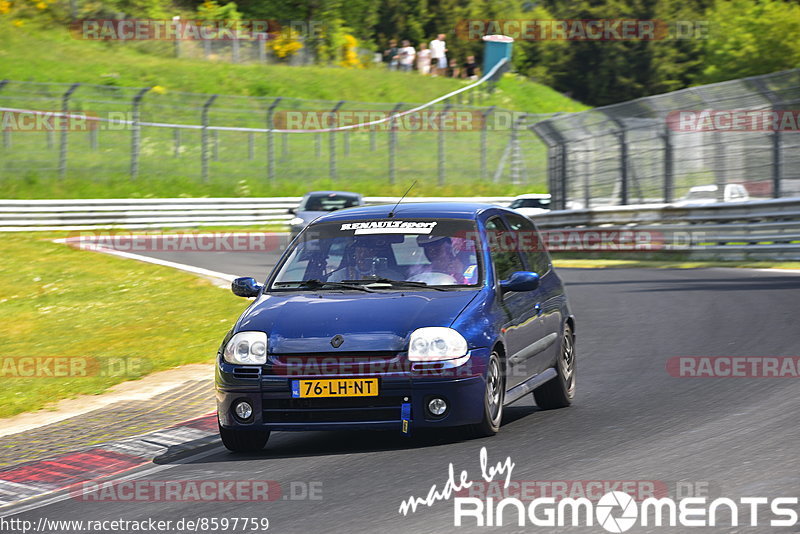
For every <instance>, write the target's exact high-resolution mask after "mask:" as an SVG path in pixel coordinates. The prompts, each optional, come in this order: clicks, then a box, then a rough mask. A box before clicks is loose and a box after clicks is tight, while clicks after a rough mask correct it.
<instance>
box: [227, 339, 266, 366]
mask: <svg viewBox="0 0 800 534" xmlns="http://www.w3.org/2000/svg"><path fill="white" fill-rule="evenodd" d="M223 356H224V357H225V361H226V362H228V363H236V364H240V365H263V364H265V363H267V334H265V333H264V332H239V333H238V334H235V335H234V336H233V337H232V338H231V339H230V341H228V344H227V345H225V350H224V351H223Z"/></svg>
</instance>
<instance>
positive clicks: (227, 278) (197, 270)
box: [54, 239, 237, 283]
mask: <svg viewBox="0 0 800 534" xmlns="http://www.w3.org/2000/svg"><path fill="white" fill-rule="evenodd" d="M54 242H55V243H61V244H66V243H67V241H66V240H65V239H55V240H54ZM90 250H91V251H92V252H102V253H103V254H111V255H112V256H119V257H120V258H127V259H130V260H138V261H143V262H146V263H153V264H155V265H163V266H164V267H172V268H173V269H178V270H181V271H186V272H188V273H193V274H199V275H201V276H207V277H210V278H215V279H217V280H221V281H224V282H226V283H231V282H233V281H234V280H235V279H236V278H237V276H236V275H234V274H228V273H221V272H219V271H211V270H209V269H203V268H202V267H195V266H194V265H187V264H185V263H177V262H174V261H168V260H160V259H158V258H151V257H150V256H142V255H141V254H132V253H130V252H123V251H121V250H114V249H110V248H104V247H99V246H98V247H92V248H91V249H90Z"/></svg>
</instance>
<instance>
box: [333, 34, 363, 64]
mask: <svg viewBox="0 0 800 534" xmlns="http://www.w3.org/2000/svg"><path fill="white" fill-rule="evenodd" d="M344 42H345V44H344V46H343V47H342V61H340V62H339V65H340V66H342V67H347V68H350V69H363V68H364V65H362V64H361V60H360V59H358V39H356V38H355V37H353V36H352V35H350V34H347V35H345V36H344Z"/></svg>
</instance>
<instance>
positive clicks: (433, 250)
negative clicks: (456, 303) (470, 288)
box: [411, 235, 469, 285]
mask: <svg viewBox="0 0 800 534" xmlns="http://www.w3.org/2000/svg"><path fill="white" fill-rule="evenodd" d="M417 245H419V246H420V247H422V250H423V251H424V252H425V257H426V258H427V259H428V261H429V262H430V264H428V265H419V266H417V267H416V269H412V271H413V272H412V273H411V275H412V278H413V277H415V276H417V275H420V274H423V273H443V274H446V275H448V276H451V277H452V278H453V279H454V280H455V281H454V282H452V283H455V284H466V283H469V282H468V281H467V280H466V278H465V277H464V264H463V263H462V262H461V260H459V259H458V257H457V256H456V253H455V251H454V250H453V240H452V239H450V238H449V237H447V236H442V235H421V236H419V237H417ZM421 281H425V280H421ZM434 285H436V284H435V283H434Z"/></svg>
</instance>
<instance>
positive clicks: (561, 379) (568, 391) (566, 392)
mask: <svg viewBox="0 0 800 534" xmlns="http://www.w3.org/2000/svg"><path fill="white" fill-rule="evenodd" d="M555 370H556V373H557V376H556V377H555V378H553V379H552V380H550V381H548V382H545V383H544V384H542V385H541V386H539V387H538V388H536V389H535V390H534V391H533V398H534V399H536V404H537V405H538V406H539V408H541V409H543V410H552V409H554V408H565V407H567V406H569V405H570V404H572V399H573V398H575V338H574V337H573V336H572V328H570V326H569V325H568V324H567V325H564V337H563V338H562V339H561V352H560V353H559V355H558V361H557V362H556V366H555Z"/></svg>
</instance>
